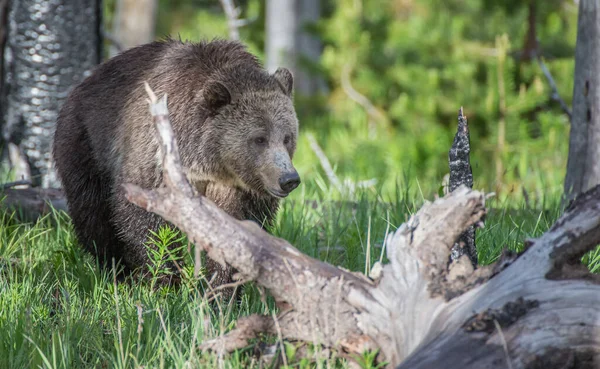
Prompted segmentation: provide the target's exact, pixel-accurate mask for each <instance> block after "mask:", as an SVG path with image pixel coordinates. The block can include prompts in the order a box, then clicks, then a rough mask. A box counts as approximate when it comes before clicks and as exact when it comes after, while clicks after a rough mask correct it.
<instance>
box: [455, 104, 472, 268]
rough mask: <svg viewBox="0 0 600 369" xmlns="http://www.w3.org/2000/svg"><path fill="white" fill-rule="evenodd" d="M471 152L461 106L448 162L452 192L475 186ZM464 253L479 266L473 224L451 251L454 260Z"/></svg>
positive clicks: (467, 129)
mask: <svg viewBox="0 0 600 369" xmlns="http://www.w3.org/2000/svg"><path fill="white" fill-rule="evenodd" d="M470 153H471V143H470V138H469V125H468V123H467V117H465V116H464V114H463V108H462V107H461V108H460V110H459V111H458V129H457V130H456V135H455V136H454V142H453V143H452V146H451V148H450V151H449V152H448V163H449V165H450V178H449V180H448V187H449V188H448V189H449V191H450V192H452V191H454V190H455V189H457V188H458V187H459V186H461V185H465V186H467V187H469V188H473V171H472V170H471V161H470V156H469V154H470ZM462 255H467V256H468V257H469V259H470V260H471V263H472V264H473V266H474V267H475V266H477V247H476V246H475V227H473V226H471V227H469V228H468V229H467V230H466V231H465V232H464V233H463V234H461V235H460V237H459V239H458V241H457V242H456V243H455V244H454V246H453V247H452V252H451V253H450V257H451V258H452V260H456V259H458V258H459V257H461V256H462Z"/></svg>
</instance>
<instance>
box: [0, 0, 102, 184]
mask: <svg viewBox="0 0 600 369" xmlns="http://www.w3.org/2000/svg"><path fill="white" fill-rule="evenodd" d="M101 9H102V8H101V5H100V0H62V1H45V0H12V1H9V2H8V12H7V20H8V27H7V29H6V41H5V45H4V50H3V59H4V60H3V65H2V67H3V68H2V71H1V74H2V81H3V83H2V86H1V88H0V90H1V91H0V117H1V122H0V123H1V132H2V141H3V142H2V144H3V146H5V149H8V150H7V151H8V153H9V156H10V158H9V163H10V166H11V167H12V168H15V169H17V171H16V172H17V173H16V175H17V176H18V177H21V176H22V177H24V178H26V179H30V180H31V182H32V183H33V184H34V185H42V186H43V187H56V186H58V185H59V183H58V180H57V178H56V175H55V172H54V169H53V168H52V155H51V146H52V140H53V136H54V126H55V122H56V118H57V115H58V111H59V109H60V106H61V103H62V101H63V100H64V99H65V98H66V96H67V93H68V92H69V90H70V88H71V87H72V86H73V85H76V84H77V83H79V82H81V81H82V80H83V78H84V77H86V75H87V73H88V71H89V70H90V69H91V68H92V67H93V66H95V65H96V64H98V63H99V61H100V60H101V54H102V52H101V50H102V49H101V47H102V44H101V36H100V27H101ZM5 152H6V151H5Z"/></svg>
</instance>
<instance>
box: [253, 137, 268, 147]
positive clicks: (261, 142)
mask: <svg viewBox="0 0 600 369" xmlns="http://www.w3.org/2000/svg"><path fill="white" fill-rule="evenodd" d="M254 143H255V144H257V145H260V146H262V145H264V144H265V143H267V139H266V138H264V137H256V138H255V139H254Z"/></svg>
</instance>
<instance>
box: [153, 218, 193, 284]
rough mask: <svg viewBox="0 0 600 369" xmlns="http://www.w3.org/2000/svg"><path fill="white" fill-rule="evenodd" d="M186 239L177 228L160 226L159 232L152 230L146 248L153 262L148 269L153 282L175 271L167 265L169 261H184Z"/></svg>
mask: <svg viewBox="0 0 600 369" xmlns="http://www.w3.org/2000/svg"><path fill="white" fill-rule="evenodd" d="M184 241H185V237H184V236H182V235H181V233H180V232H179V231H178V230H177V229H172V228H171V227H169V226H162V227H160V228H159V230H158V232H153V231H150V236H149V240H148V242H147V247H146V250H147V252H148V257H149V259H150V263H151V264H150V265H149V266H148V269H149V271H150V275H151V276H152V280H153V283H156V282H157V278H158V277H160V276H167V275H170V274H172V273H173V271H172V270H171V269H169V268H168V267H167V263H171V264H172V263H180V262H182V261H183V254H184V253H183V252H184V250H185V247H186V245H185V244H184ZM175 245H178V246H177V247H176V246H175ZM186 274H188V273H186ZM188 276H189V274H188ZM184 277H185V276H184Z"/></svg>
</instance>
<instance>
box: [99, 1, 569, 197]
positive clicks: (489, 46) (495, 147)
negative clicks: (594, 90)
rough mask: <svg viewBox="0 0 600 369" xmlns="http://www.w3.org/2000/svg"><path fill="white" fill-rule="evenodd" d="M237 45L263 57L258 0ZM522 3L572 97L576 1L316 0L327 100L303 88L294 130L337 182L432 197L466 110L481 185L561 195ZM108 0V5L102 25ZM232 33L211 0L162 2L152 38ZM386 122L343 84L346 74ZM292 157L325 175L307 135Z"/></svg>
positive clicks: (317, 69)
mask: <svg viewBox="0 0 600 369" xmlns="http://www.w3.org/2000/svg"><path fill="white" fill-rule="evenodd" d="M235 3H236V5H237V6H238V7H239V8H240V9H241V15H240V16H241V17H242V18H244V19H249V20H250V21H251V22H250V24H249V25H247V26H244V27H242V28H241V30H240V32H241V37H242V40H243V41H244V42H245V43H246V44H248V46H249V49H250V50H251V51H252V52H253V53H255V54H257V55H258V56H259V58H260V59H264V46H265V24H264V21H265V8H266V6H265V4H266V3H265V1H264V0H237V1H236V2H235ZM530 4H533V5H534V6H533V7H532V8H531V9H532V10H533V14H534V15H535V22H534V24H535V30H536V36H537V38H538V39H539V47H538V49H537V52H538V53H539V54H540V55H542V57H543V59H544V60H545V63H546V65H547V66H548V68H549V70H550V72H551V73H552V75H553V77H554V79H555V81H556V84H557V85H558V88H559V94H560V96H561V97H562V98H563V99H564V100H565V101H566V103H567V104H570V100H571V94H572V89H573V68H574V62H573V55H574V46H575V37H576V20H577V19H576V18H577V8H576V6H575V5H574V4H573V3H572V2H569V1H563V0H549V1H541V0H530V1H516V0H511V1H509V2H504V1H499V0H485V1H480V0H466V1H463V0H450V1H447V0H423V1H415V0H382V1H357V0H323V1H322V14H323V16H322V18H321V19H320V21H319V22H317V23H316V24H303V25H301V27H302V29H304V30H308V31H309V32H311V33H313V34H316V35H317V36H319V37H320V38H321V40H322V41H323V45H324V46H323V53H322V58H321V60H320V61H319V62H318V63H312V64H311V63H310V62H308V61H306V60H304V59H303V60H301V62H300V64H301V65H303V67H304V68H306V69H308V70H309V71H311V73H313V74H317V75H320V76H321V77H322V78H323V79H324V80H325V81H326V82H327V85H328V87H329V93H328V94H327V95H326V96H313V97H306V96H297V98H296V100H297V101H296V102H297V107H298V109H297V110H298V114H299V117H300V122H301V134H304V133H313V134H314V135H315V136H316V137H317V138H318V140H319V143H320V145H321V146H322V147H323V150H324V151H325V153H326V155H327V156H328V157H329V159H330V160H331V161H332V163H333V164H334V165H335V169H336V173H337V174H338V175H339V176H340V177H342V178H347V177H353V178H359V179H371V178H375V179H377V181H378V183H379V184H380V185H379V187H378V189H379V190H381V191H383V192H386V193H393V191H394V188H395V184H396V182H397V180H398V176H399V175H405V174H406V173H407V172H408V173H410V175H411V176H412V177H416V178H418V179H419V183H420V191H422V192H423V193H424V194H426V195H430V194H433V193H435V192H436V191H437V190H438V188H439V186H440V184H441V183H442V179H443V177H444V175H445V174H446V173H447V172H448V165H447V159H446V158H447V152H448V148H449V144H450V142H451V141H452V136H453V135H454V131H455V127H456V116H457V111H458V108H459V107H460V106H463V107H464V109H465V114H466V115H467V117H468V118H469V125H470V129H471V142H472V164H473V170H474V178H475V186H476V187H477V188H483V189H485V190H487V191H495V192H497V195H498V196H499V197H500V198H505V197H508V196H510V197H514V196H517V197H523V196H524V195H523V193H524V192H526V193H527V195H528V196H530V197H531V196H533V197H536V198H541V197H543V196H542V194H543V193H545V194H547V193H553V194H554V193H559V192H561V191H562V182H563V177H564V173H565V168H566V156H567V147H568V140H567V137H568V133H569V125H568V120H567V118H566V116H565V115H564V113H563V112H562V111H561V110H560V108H559V106H558V104H557V103H556V102H554V101H553V100H551V98H550V96H551V94H552V91H551V90H550V88H549V85H548V82H547V81H546V78H545V76H544V75H543V73H542V71H541V69H540V67H539V65H538V63H537V62H536V61H535V59H533V60H530V59H529V58H522V56H523V55H524V54H523V51H524V50H527V42H526V41H527V37H526V36H527V35H528V32H529V31H530V30H531V25H530V24H529V22H528V17H529V11H530ZM112 9H114V3H113V0H110V1H106V2H105V13H106V17H105V19H106V23H107V24H110V22H111V16H112ZM167 34H170V35H173V36H177V35H179V36H180V37H181V38H183V39H190V40H199V39H211V38H214V37H222V38H226V37H227V36H228V32H227V25H226V19H225V16H224V14H223V10H222V9H221V5H220V3H219V1H217V0H177V1H167V0H160V1H159V18H158V25H157V37H162V36H164V35H167ZM346 72H348V73H347V82H349V84H350V85H351V86H352V88H354V89H355V90H356V91H357V92H358V93H360V94H362V95H363V96H364V97H366V98H367V99H368V100H369V101H370V102H371V103H372V104H373V105H374V107H375V108H376V109H377V111H378V112H379V114H380V115H381V117H380V118H377V117H369V116H368V114H367V113H366V112H365V109H364V108H363V107H362V106H361V105H359V104H358V103H356V102H355V101H353V99H351V98H350V97H349V95H348V93H347V91H344V88H343V83H342V75H344V73H346ZM296 158H297V159H296V160H297V161H299V166H300V168H301V169H302V171H301V175H302V176H303V178H307V177H310V178H317V175H319V176H322V172H321V169H320V166H319V163H318V161H317V160H316V157H315V156H314V155H312V150H311V149H310V147H309V146H308V144H307V143H306V142H304V143H303V142H301V144H300V146H299V148H298V153H297V155H296Z"/></svg>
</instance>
